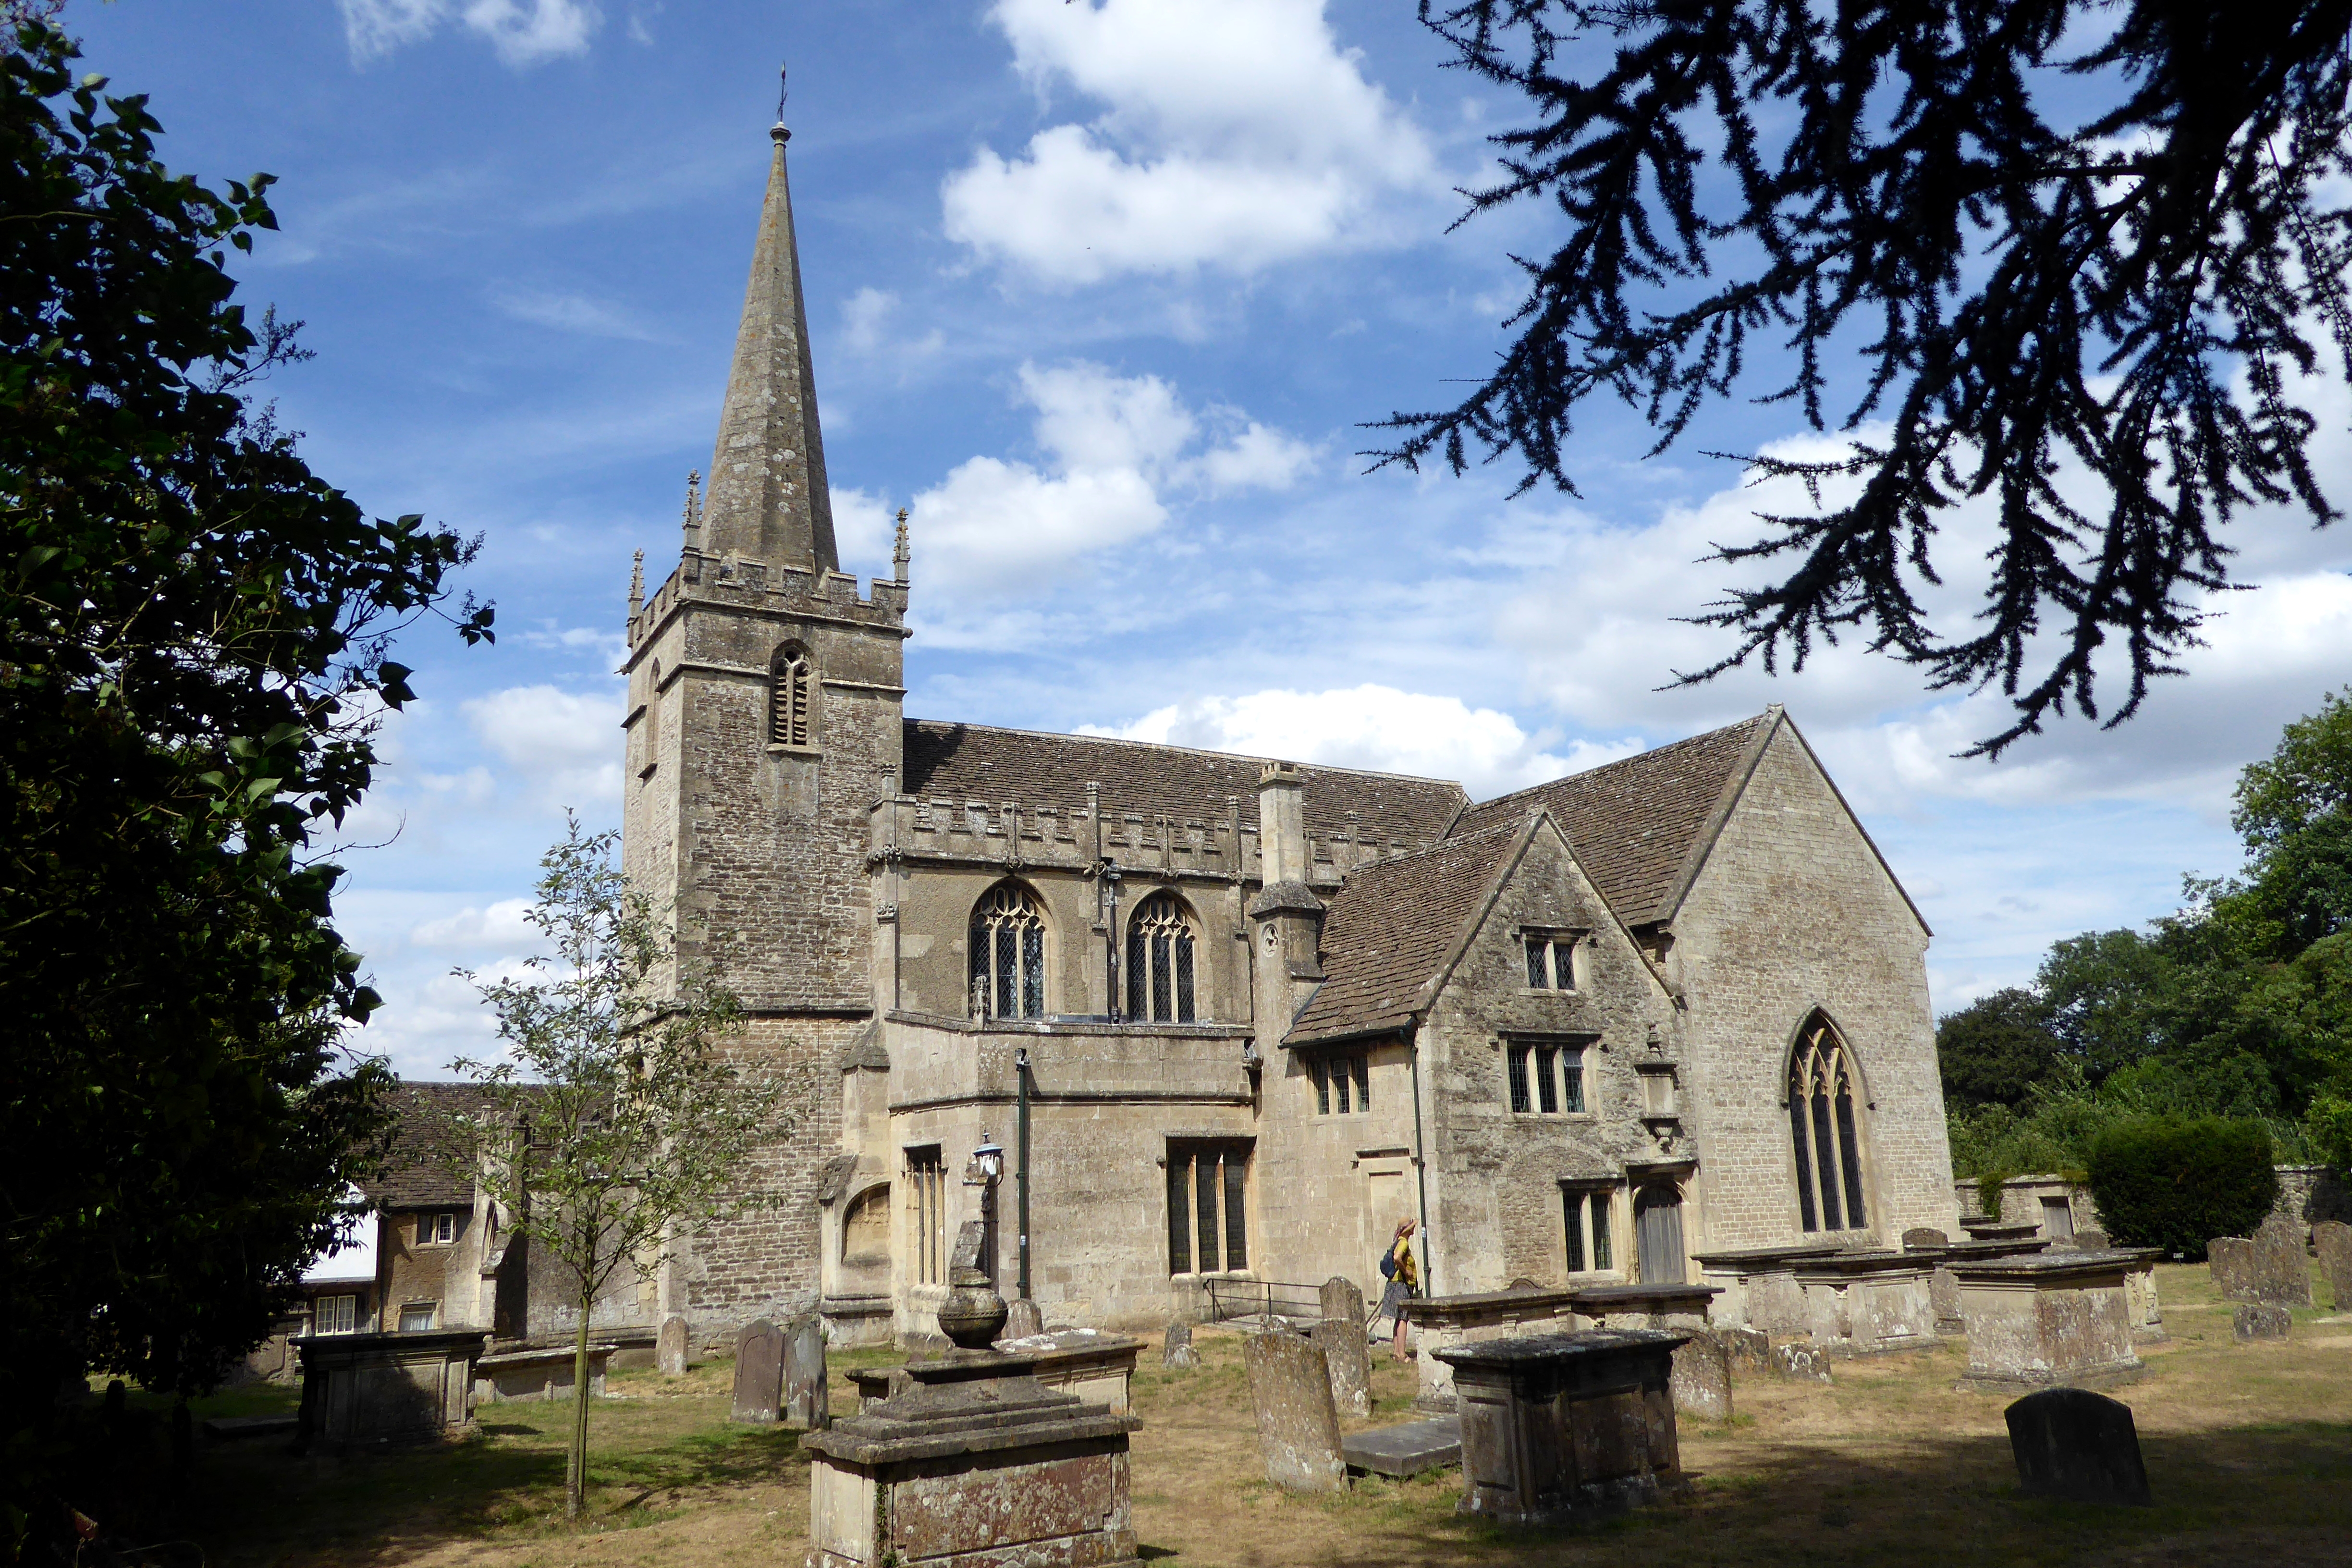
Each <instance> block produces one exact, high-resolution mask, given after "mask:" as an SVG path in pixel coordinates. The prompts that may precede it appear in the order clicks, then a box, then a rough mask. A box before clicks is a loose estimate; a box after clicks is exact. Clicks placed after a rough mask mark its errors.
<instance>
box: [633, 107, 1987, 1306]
mask: <svg viewBox="0 0 2352 1568" xmlns="http://www.w3.org/2000/svg"><path fill="white" fill-rule="evenodd" d="M772 135H773V138H774V142H775V148H774V154H773V162H772V168H771V173H770V176H769V184H768V188H767V195H766V199H765V204H764V208H763V211H762V213H761V220H760V228H759V237H758V241H757V246H756V248H755V250H754V253H753V257H752V264H751V284H750V289H749V291H748V294H747V296H746V299H745V301H744V308H743V316H742V324H741V328H740V335H739V337H738V339H737V342H736V347H735V357H734V363H733V369H732V372H731V374H730V380H729V383H728V388H727V397H726V405H725V411H724V413H723V415H722V416H721V419H720V423H719V440H718V447H717V452H716V454H715V456H714V457H713V458H712V463H711V468H710V474H709V484H708V489H707V492H705V493H703V494H701V495H700V496H698V495H697V494H696V492H695V489H694V488H693V487H692V486H691V485H690V486H689V489H688V500H687V505H686V510H685V516H684V520H683V530H684V540H683V544H682V548H681V549H680V552H679V555H678V561H677V568H676V570H675V571H674V572H672V573H671V574H669V576H668V577H667V580H666V581H664V582H662V583H661V584H659V586H657V587H656V588H655V589H654V590H653V591H652V592H651V593H650V594H646V593H645V592H644V591H643V587H642V576H640V578H639V580H638V582H636V583H635V584H632V587H631V591H630V598H629V619H628V662H627V667H626V669H627V675H628V715H627V720H626V724H625V729H626V736H627V738H626V745H627V769H626V778H625V788H626V791H627V801H626V806H625V819H624V820H625V864H626V867H627V870H628V872H629V875H630V876H631V877H632V878H633V879H635V882H636V884H637V885H638V886H639V887H640V888H642V889H644V890H646V892H647V893H649V894H650V895H652V896H653V898H654V899H655V900H656V902H657V903H659V904H660V905H662V906H664V907H666V908H671V909H674V910H675V921H676V928H677V952H678V955H679V958H680V960H681V962H684V963H693V964H700V965H708V966H709V967H710V968H711V969H712V970H714V971H715V972H716V973H719V974H721V975H723V976H724V977H725V979H726V980H727V982H728V983H729V984H730V985H731V986H732V987H733V988H734V989H735V990H736V992H737V993H738V994H740V996H741V998H742V999H743V1002H744V1004H745V1006H746V1009H747V1023H746V1025H745V1027H744V1030H743V1033H742V1036H741V1037H740V1041H739V1043H738V1047H737V1048H739V1049H740V1051H741V1052H742V1053H744V1057H745V1059H747V1060H754V1061H758V1062H760V1063H762V1064H765V1065H769V1066H773V1067H777V1068H788V1069H794V1070H798V1071H801V1072H803V1073H804V1074H809V1075H813V1077H812V1078H811V1079H810V1081H813V1082H814V1086H815V1087H814V1089H813V1090H812V1091H811V1097H810V1100H809V1101H808V1102H807V1103H806V1104H805V1105H803V1107H802V1108H801V1114H800V1115H799V1116H798V1118H797V1119H796V1125H795V1126H794V1128H793V1131H792V1132H791V1134H790V1136H789V1137H787V1138H782V1139H780V1140H779V1141H778V1142H775V1143H773V1144H772V1145H771V1146H768V1147H764V1148H762V1149H761V1150H759V1151H758V1152H757V1153H756V1158H755V1160H754V1163H753V1170H752V1174H751V1177H750V1178H748V1179H749V1181H750V1182H751V1184H753V1185H755V1186H756V1187H757V1188H758V1189H760V1190H761V1192H762V1193H764V1194H767V1195H768V1196H769V1197H770V1198H771V1199H772V1202H771V1203H770V1204H769V1205H767V1206H765V1207H762V1208H759V1209H756V1210H753V1211H751V1212H749V1213H747V1214H746V1215H744V1216H743V1217H740V1218H738V1219H734V1220H730V1221H729V1222H726V1223H723V1224H720V1225H718V1226H714V1227H712V1228H711V1229H709V1231H707V1232H705V1233H704V1234H702V1235H699V1236H698V1237H694V1238H693V1239H692V1240H691V1241H690V1242H689V1243H688V1244H686V1245H684V1246H682V1247H680V1249H679V1250H678V1253H677V1256H676V1257H675V1258H673V1259H672V1260H671V1262H670V1263H669V1264H668V1265H667V1267H666V1268H665V1269H664V1270H663V1271H662V1275H661V1278H660V1279H659V1281H658V1290H659V1295H660V1298H661V1299H660V1300H659V1301H658V1302H656V1303H648V1305H651V1306H655V1307H656V1308H657V1310H660V1311H663V1312H668V1311H681V1312H685V1313H687V1314H688V1315H689V1317H691V1318H692V1319H693V1320H694V1321H696V1323H697V1324H698V1327H699V1328H700V1329H702V1330H703V1331H707V1332H717V1331H723V1330H724V1329H726V1328H728V1327H730V1326H732V1325H734V1324H737V1323H740V1322H741V1321H746V1320H748V1319H750V1318H751V1317H753V1316H756V1315H761V1314H774V1313H777V1312H780V1311H803V1310H810V1309H811V1308H812V1307H814V1308H816V1309H818V1310H822V1311H823V1312H824V1314H825V1316H826V1318H827V1319H828V1321H829V1324H830V1326H831V1329H832V1330H833V1331H834V1332H835V1334H836V1336H838V1337H840V1338H843V1339H847V1340H852V1341H855V1340H861V1339H875V1338H881V1337H886V1336H887V1335H890V1334H892V1333H894V1332H895V1333H901V1334H907V1333H914V1332H918V1331H919V1328H920V1327H921V1326H925V1325H928V1324H929V1321H930V1313H931V1312H932V1310H934V1309H935V1308H936V1306H937V1304H938V1301H939V1300H940V1295H941V1294H942V1293H943V1291H944V1289H945V1288H946V1280H947V1266H948V1261H949V1253H950V1248H951V1247H952V1245H953V1240H954V1237H955V1236H956V1234H957V1231H958V1228H959V1226H961V1223H962V1222H963V1221H965V1220H967V1219H971V1218H983V1219H986V1220H988V1221H989V1222H990V1225H991V1229H990V1233H989V1234H990V1236H991V1237H992V1243H991V1253H992V1256H991V1257H990V1258H989V1260H988V1261H989V1263H990V1264H991V1266H992V1268H993V1271H994V1274H995V1277H996V1279H997V1280H998V1282H999V1284H1000V1286H1001V1287H1002V1288H1003V1289H1004V1292H1005V1294H1006V1295H1008V1296H1011V1295H1013V1294H1014V1293H1015V1292H1016V1291H1018V1290H1020V1289H1024V1288H1025V1289H1026V1290H1027V1293H1028V1294H1029V1295H1030V1296H1031V1297H1033V1298H1034V1300H1036V1301H1037V1302H1038V1303H1039V1304H1040V1306H1041V1308H1042V1309H1043V1311H1044V1314H1045V1318H1046V1319H1047V1320H1048V1321H1069V1322H1074V1323H1080V1324H1096V1325H1102V1326H1107V1327H1108V1326H1145V1325H1158V1324H1162V1323H1165V1322H1166V1321H1169V1319H1170V1318H1171V1316H1186V1315H1192V1314H1197V1313H1199V1312H1201V1311H1202V1310H1206V1309H1207V1308H1208V1307H1209V1305H1210V1302H1211V1298H1212V1295H1213V1293H1214V1292H1220V1291H1222V1292H1223V1293H1224V1295H1225V1296H1227V1297H1230V1296H1232V1295H1233V1294H1234V1293H1235V1292H1236V1291H1238V1290H1239V1289H1242V1288H1243V1287H1244V1286H1245V1285H1249V1284H1261V1285H1263V1284H1265V1283H1276V1284H1278V1283H1282V1282H1301V1283H1307V1284H1312V1283H1315V1282H1319V1281H1321V1280H1323V1279H1327V1278H1328V1277H1329V1276H1332V1275H1334V1274H1344V1275H1347V1276H1349V1277H1350V1278H1352V1279H1356V1280H1357V1281H1358V1282H1359V1283H1360V1285H1363V1286H1365V1287H1366V1288H1367V1289H1368V1290H1376V1289H1377V1287H1378V1285H1379V1283H1380V1281H1379V1279H1378V1275H1377V1273H1376V1270H1375V1260H1376V1259H1377V1258H1378V1257H1379V1255H1380V1253H1381V1249H1382V1247H1384V1245H1385V1244H1386V1242H1387V1240H1388V1238H1389V1237H1390V1235H1391V1232H1392V1231H1393V1230H1394V1228H1395V1227H1396V1226H1397V1223H1398V1222H1399V1221H1400V1220H1401V1219H1402V1218H1405V1217H1408V1216H1410V1217H1412V1218H1413V1219H1415V1220H1417V1221H1419V1222H1420V1224H1421V1227H1422V1229H1421V1246H1422V1259H1423V1269H1424V1271H1425V1279H1426V1282H1427V1285H1428V1287H1429V1288H1430V1289H1432V1290H1433V1292H1434V1293H1438V1294H1447V1295H1452V1294H1459V1293H1465V1292H1475V1291H1482V1290H1492V1289H1501V1288H1503V1287H1505V1286H1506V1285H1508V1284H1510V1283H1512V1282H1513V1281H1517V1280H1521V1279H1528V1280H1534V1281H1537V1282H1538V1283H1545V1284H1568V1283H1571V1282H1579V1281H1583V1280H1605V1279H1623V1280H1651V1281H1657V1280H1675V1279H1683V1278H1685V1270H1686V1269H1688V1268H1690V1261H1689V1260H1690V1259H1691V1258H1692V1257H1693V1256H1694V1255H1696V1254H1698V1253H1702V1252H1706V1251H1708V1250H1710V1249H1714V1250H1725V1249H1738V1248H1748V1247H1772V1246H1790V1245H1795V1244H1801V1243H1807V1242H1811V1243H1820V1242H1843V1243H1846V1244H1850V1245H1853V1246H1862V1247H1868V1246H1879V1245H1886V1246H1892V1245H1895V1240H1896V1238H1897V1237H1899V1236H1900V1234H1901V1233H1902V1231H1903V1230H1904V1229H1906V1227H1909V1226H1938V1227H1943V1228H1949V1227H1951V1226H1953V1224H1954V1221H1955V1218H1956V1215H1955V1202H1954V1197H1953V1186H1952V1178H1951V1159H1950V1153H1949V1151H1948V1147H1947V1144H1946V1139H1945V1130H1944V1110H1943V1100H1942V1093H1941V1089H1940V1088H1939V1085H1938V1081H1937V1067H1936V1055H1935V1040H1934V1027H1933V1020H1932V1017H1931V1015H1930V1013H1929V1009H1928V997H1927V973H1926V968H1925V955H1926V952H1927V942H1928V935H1929V933H1928V931H1927V924H1926V922H1925V921H1923V920H1922V919H1921V918H1920V915H1919V911H1918V910H1917V909H1916V907H1915V906H1914V905H1913V903H1912V902H1911V900H1910V899H1909V898H1908V896H1907V895H1906V893H1905V892H1904V890H1903V888H1902V886H1901V885H1900V883H1899V882H1897V880H1896V879H1895V874H1894V872H1893V870H1892V869H1891V868H1889V867H1888V866H1887V864H1886V862H1885V858H1883V857H1882V856H1881V855H1880V854H1879V852H1878V850H1877V848H1876V847H1874V845H1873V844H1872V842H1871V839H1870V837H1869V835H1868V834H1866V833H1865V832H1864V830H1863V828H1862V826H1861V824H1860V823H1859V822H1857V821H1856V820H1855V818H1854V816H1853V813H1852V812H1851V811H1850V810H1848V809H1847V806H1846V805H1845V802H1844V800H1843V798H1842V797H1841V796H1840V795H1839V793H1838V790H1837V786H1836V785H1835V784H1832V782H1831V780H1830V778H1829V775H1828V774H1827V773H1825V772H1824V771H1823V769H1822V765H1821V763H1820V761H1819V760H1818V759H1817V758H1816V757H1815V755H1814V754H1813V752H1812V751H1811V748H1810V747H1809V746H1808V745H1807V744H1806V742H1805V740H1804V737H1803V736H1802V735H1801V733H1800V732H1799V731H1798V729H1797V727H1796V725H1795V723H1794V722H1793V721H1791V720H1790V718H1789V717H1788V716H1787V715H1786V714H1785V713H1783V712H1782V711H1780V710H1779V709H1778V708H1771V709H1768V710H1765V711H1764V712H1763V713H1761V714H1759V715H1758V716H1756V717H1754V718H1751V719H1748V720H1746V721H1742V722H1740V723H1737V724H1734V725H1731V726H1730V727H1728V728H1726V729H1721V730H1717V731H1712V732H1710V733H1706V734H1702V735H1698V736H1695V737H1693V738H1692V739H1689V740H1686V741H1682V742H1676V743H1675V744H1672V745H1667V746H1662V747H1659V748H1657V749H1656V750H1654V751H1651V752H1644V753H1642V754H1640V755H1637V756H1634V757H1631V758H1628V759H1626V760H1624V761H1622V762H1618V763H1611V764H1609V765H1607V766H1605V767H1600V768H1596V769H1593V770H1591V771H1590V772H1587V773H1579V774H1576V775H1573V776H1571V777H1569V778H1564V779H1560V780H1559V781H1557V782H1555V783H1552V784H1543V785H1539V786H1538V787H1536V788H1533V789H1528V790H1523V791H1521V792H1519V793H1517V794H1515V795H1506V796H1504V797H1503V798H1501V799H1499V800H1490V801H1485V802H1477V801H1473V800H1471V799H1469V798H1468V796H1467V795H1465V793H1464V791H1463V789H1462V788H1461V786H1460V785H1458V784H1452V783H1448V782H1446V781H1444V780H1440V779H1423V778H1409V777H1402V776H1398V775H1392V774H1385V773H1367V772H1360V771H1357V770H1352V769H1347V768H1336V767H1323V766H1317V765H1311V764H1302V763H1292V762H1286V761H1281V760H1275V759H1259V758H1249V757H1240V756H1233V755H1226V754H1223V753H1219V752H1199V751H1191V750H1186V749H1184V748H1181V747H1174V746H1159V745H1148V744H1139V743H1135V742H1124V741H1116V740H1104V739H1097V738H1093V737H1087V736H1073V735H1050V734H1037V733H1032V732H1028V731H1016V730H1006V729H998V728H994V727H992V726H988V725H982V724H967V723H961V722H956V721H949V720H937V719H919V718H910V717H908V715H907V714H906V711H905V703H904V699H905V694H906V688H905V685H904V680H903V675H902V671H903V668H904V645H905V641H906V638H907V637H908V626H907V605H908V595H909V592H910V587H909V574H908V559H909V552H908V541H907V523H906V520H905V519H904V517H903V515H902V517H901V520H900V523H899V537H898V551H897V557H896V559H897V569H896V572H895V574H894V575H893V576H892V577H891V578H889V579H887V580H886V579H880V578H877V579H876V580H874V581H873V582H872V583H870V584H864V585H861V584H859V582H858V581H857V579H856V577H854V576H852V575H850V574H845V573H844V572H842V571H841V570H840V564H839V557H838V555H837V552H836V551H835V540H834V527H833V518H832V510H831V503H830V500H829V498H828V492H827V489H826V485H825V468H824V442H823V439H822V437H821V436H820V433H819V429H818V418H817V399H816V388H815V380H814V374H813V368H812V365H811V363H810V352H809V344H808V324H807V311H806V308H805V305H804V302H803V293H802V288H801V277H800V263H799V258H798V256H797V254H796V251H795V247H794V240H793V216H792V200H791V194H790V190H789V188H788V184H787V179H786V171H785V143H786V141H787V140H788V137H789V132H786V131H785V130H784V128H783V127H782V126H781V125H780V126H778V127H776V129H775V130H774V132H772ZM1024 1130H1025V1135H1024ZM992 1170H995V1171H999V1172H1001V1179H998V1180H996V1181H994V1182H991V1181H989V1180H988V1179H987V1177H988V1174H989V1173H990V1172H991V1171H992ZM1024 1214H1025V1215H1026V1224H1025V1229H1024V1224H1023V1221H1022V1218H1021V1216H1022V1215H1024Z"/></svg>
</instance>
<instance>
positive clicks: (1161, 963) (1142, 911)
mask: <svg viewBox="0 0 2352 1568" xmlns="http://www.w3.org/2000/svg"><path fill="white" fill-rule="evenodd" d="M1192 961H1193V941H1192V920H1191V919H1190V917H1188V916H1187V915H1186V914H1185V913H1184V906H1183V905H1182V904H1181V903H1179V902H1177V900H1176V895H1175V894H1173V893H1155V894H1153V895H1152V896H1151V897H1150V898H1149V899H1146V900H1144V901H1143V903H1142V905H1141V907H1139V909H1137V910H1136V911H1135V919H1134V920H1133V921H1131V922H1129V925H1128V928H1127V1016H1129V1018H1132V1019H1134V1020H1135V1021H1137V1022H1138V1023H1150V1024H1190V1023H1192V1022H1193V1021H1194V1020H1195V1019H1196V1017H1197V1016H1198V1013H1197V1010H1196V1008H1195V1006H1194V1004H1193V964H1192Z"/></svg>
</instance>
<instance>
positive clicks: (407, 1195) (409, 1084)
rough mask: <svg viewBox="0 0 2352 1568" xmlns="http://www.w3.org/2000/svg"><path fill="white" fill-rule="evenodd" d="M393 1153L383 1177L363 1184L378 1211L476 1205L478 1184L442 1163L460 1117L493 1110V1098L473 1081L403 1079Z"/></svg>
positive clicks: (396, 1101)
mask: <svg viewBox="0 0 2352 1568" xmlns="http://www.w3.org/2000/svg"><path fill="white" fill-rule="evenodd" d="M391 1102H392V1108H393V1124H392V1149H391V1152H390V1153H389V1154H388V1155H387V1156H386V1158H385V1160H384V1168H383V1173H381V1174H380V1175H378V1176H377V1177H375V1178H374V1179H373V1181H366V1182H362V1183H361V1184H360V1190H361V1191H362V1192H363V1193H365V1194H367V1195H368V1197H369V1199H370V1200H371V1201H373V1203H374V1204H375V1205H376V1206H377V1207H378V1208H385V1209H419V1208H464V1207H467V1205H471V1204H472V1203H473V1201H474V1184H473V1183H472V1182H470V1181H467V1180H463V1179H461V1178H459V1177H458V1176H457V1174H456V1173H453V1172H452V1171H451V1170H450V1169H449V1168H448V1167H447V1166H446V1165H445V1164H444V1163H443V1162H442V1156H441V1151H442V1150H443V1149H444V1148H445V1147H446V1146H447V1143H448V1140H449V1135H450V1129H451V1126H452V1123H453V1122H454V1121H455V1119H457V1117H460V1116H470V1115H478V1114H481V1113H483V1112H485V1111H488V1110H490V1109H492V1106H491V1101H490V1098H489V1096H488V1095H486V1094H484V1093H483V1092H482V1091H481V1090H480V1089H478V1088H476V1087H475V1086H474V1085H472V1084H470V1083H419V1082H414V1081H404V1082H403V1083H402V1084H400V1086H399V1087H398V1088H396V1089H394V1090H393V1091H392V1095H391Z"/></svg>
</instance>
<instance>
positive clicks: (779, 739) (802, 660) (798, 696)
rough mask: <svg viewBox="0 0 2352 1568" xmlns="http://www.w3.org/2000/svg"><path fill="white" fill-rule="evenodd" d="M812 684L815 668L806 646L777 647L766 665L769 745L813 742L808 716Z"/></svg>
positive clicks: (812, 695)
mask: <svg viewBox="0 0 2352 1568" xmlns="http://www.w3.org/2000/svg"><path fill="white" fill-rule="evenodd" d="M815 685H816V679H815V671H814V668H813V667H812V666H811V665H810V663H809V656H808V650H807V649H805V648H803V647H800V646H799V645H798V644H796V643H786V644H785V645H784V646H783V647H780V648H778V649H777V650H776V657H775V660H774V662H773V663H772V665H770V667H769V680H768V743H769V744H770V745H772V746H806V745H809V744H811V743H812V742H811V740H810V735H811V733H812V732H813V731H812V729H811V725H810V722H809V716H810V711H811V708H812V705H813V704H812V699H813V698H814V686H815Z"/></svg>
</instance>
